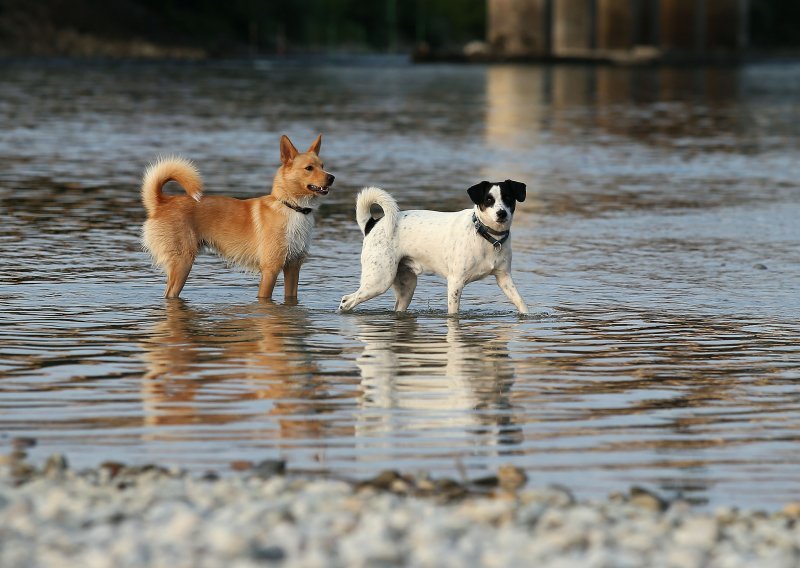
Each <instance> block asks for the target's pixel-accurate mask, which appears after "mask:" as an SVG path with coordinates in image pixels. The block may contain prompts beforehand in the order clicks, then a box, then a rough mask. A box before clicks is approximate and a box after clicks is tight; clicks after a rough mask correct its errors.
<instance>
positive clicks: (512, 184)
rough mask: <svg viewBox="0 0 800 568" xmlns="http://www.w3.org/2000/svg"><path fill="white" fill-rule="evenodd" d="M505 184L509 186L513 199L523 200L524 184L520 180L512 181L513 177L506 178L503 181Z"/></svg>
mask: <svg viewBox="0 0 800 568" xmlns="http://www.w3.org/2000/svg"><path fill="white" fill-rule="evenodd" d="M505 183H506V185H507V186H508V187H509V188H511V193H512V194H513V195H514V199H516V200H517V201H519V202H520V203H522V202H523V201H525V184H524V183H522V182H521V181H514V180H513V179H507V180H506V181H505Z"/></svg>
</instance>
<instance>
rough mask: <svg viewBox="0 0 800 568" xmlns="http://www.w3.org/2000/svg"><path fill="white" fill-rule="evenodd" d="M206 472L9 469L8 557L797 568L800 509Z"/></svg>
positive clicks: (4, 532)
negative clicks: (703, 507) (704, 506)
mask: <svg viewBox="0 0 800 568" xmlns="http://www.w3.org/2000/svg"><path fill="white" fill-rule="evenodd" d="M235 469H239V470H242V471H238V472H236V473H235V474H233V475H231V476H226V477H224V478H219V477H218V476H217V475H214V474H209V475H205V476H200V477H198V476H193V475H189V474H187V473H185V472H182V471H178V470H174V469H166V468H163V467H158V466H144V467H128V466H125V465H123V464H118V463H106V464H103V465H102V466H100V467H98V468H95V469H90V470H84V471H75V470H72V469H70V468H69V467H68V465H67V463H66V460H65V459H64V458H63V457H60V456H53V457H51V458H50V459H49V460H48V462H47V463H46V465H45V466H44V467H42V468H40V469H37V468H35V467H33V466H31V465H30V464H28V463H27V462H25V461H24V460H23V459H15V458H13V457H11V458H6V459H5V460H4V462H3V463H2V465H0V566H4V567H7V568H12V567H20V568H21V567H26V568H27V567H31V566H59V567H60V566H83V567H87V568H92V567H105V566H113V567H127V566H170V567H171V568H175V567H180V566H192V567H194V566H236V567H239V566H242V567H244V566H257V565H264V564H267V565H275V566H346V567H353V566H431V567H441V566H560V567H570V566H575V567H576V568H577V567H581V568H584V567H587V566H589V567H591V566H597V567H600V566H631V567H634V566H648V567H658V566H664V567H668V566H675V567H680V568H691V567H701V566H720V567H738V566H742V567H744V566H771V567H782V566H786V567H789V566H796V565H797V564H798V562H800V528H798V524H797V521H798V518H800V505H797V504H790V505H787V507H786V508H785V509H784V510H783V511H781V512H776V513H772V514H766V513H761V512H752V511H750V512H748V511H736V510H734V509H719V510H717V511H715V512H712V513H705V512H698V511H696V510H693V509H692V508H691V507H690V506H689V505H688V504H687V503H684V502H674V503H666V502H664V501H663V500H661V499H660V498H659V497H658V496H656V495H653V494H652V493H649V492H647V491H644V490H640V489H633V490H631V491H630V492H629V493H628V494H625V495H622V494H619V495H615V496H611V497H609V498H608V499H606V500H603V501H599V502H589V501H576V500H575V499H574V498H573V496H572V495H571V494H570V492H569V491H568V490H566V489H564V488H544V489H528V488H525V487H524V482H525V479H524V474H522V472H520V471H519V470H517V469H515V468H502V469H501V471H500V472H498V475H497V476H492V477H488V478H486V479H483V480H477V481H476V482H474V483H462V482H458V481H454V480H432V479H429V478H426V477H413V476H403V475H400V474H397V473H393V472H385V473H383V474H381V475H379V476H377V477H376V478H375V479H372V480H368V481H360V482H351V481H336V480H314V479H308V478H293V477H291V476H286V475H284V474H283V466H282V464H281V462H269V461H268V462H262V463H260V464H249V463H246V462H243V463H239V464H236V467H235Z"/></svg>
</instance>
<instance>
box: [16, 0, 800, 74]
mask: <svg viewBox="0 0 800 568" xmlns="http://www.w3.org/2000/svg"><path fill="white" fill-rule="evenodd" d="M798 21H800V3H798V2H796V1H792V0H295V1H292V2H278V1H269V0H261V1H258V0H230V1H228V2H216V1H213V0H198V1H194V0H103V1H100V0H38V1H36V2H31V1H28V0H0V55H2V56H28V55H37V56H104V57H178V58H205V57H226V58H227V57H243V56H249V57H255V56H270V55H284V54H308V53H323V52H324V53H363V52H370V53H375V52H379V53H386V52H390V53H391V52H393V53H414V54H415V56H416V57H417V58H419V59H425V58H445V57H446V58H453V57H463V58H467V59H469V58H501V59H503V58H549V57H555V58H575V57H577V58H601V59H606V58H611V59H630V58H634V59H644V60H650V59H656V58H661V57H687V56H689V57H694V58H696V57H706V58H708V57H720V56H725V57H730V56H731V55H732V54H736V55H741V54H742V52H743V51H747V52H749V53H758V54H763V53H764V52H771V53H775V51H776V50H779V51H782V52H783V53H785V52H786V50H793V49H795V48H797V47H799V46H800V34H798V33H797V22H798Z"/></svg>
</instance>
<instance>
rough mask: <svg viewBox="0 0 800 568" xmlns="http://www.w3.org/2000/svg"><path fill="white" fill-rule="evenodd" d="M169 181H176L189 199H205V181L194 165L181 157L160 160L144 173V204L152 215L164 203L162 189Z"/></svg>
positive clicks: (167, 157)
mask: <svg viewBox="0 0 800 568" xmlns="http://www.w3.org/2000/svg"><path fill="white" fill-rule="evenodd" d="M168 181H176V182H178V183H179V184H180V186H181V187H182V188H183V189H184V190H185V191H186V193H187V194H188V195H189V197H191V198H193V199H195V200H196V201H200V198H201V197H203V180H202V178H201V177H200V172H199V171H197V168H196V167H195V165H194V163H192V161H191V160H187V159H186V158H181V157H180V156H165V157H161V158H158V159H157V160H156V161H155V162H153V163H152V164H150V165H149V166H148V167H147V169H146V170H145V171H144V176H143V178H142V203H144V208H145V209H147V212H148V213H150V214H152V213H153V212H154V211H155V210H156V207H158V206H159V205H160V204H161V203H163V202H164V195H163V194H162V193H161V188H162V187H164V184H165V183H167V182H168Z"/></svg>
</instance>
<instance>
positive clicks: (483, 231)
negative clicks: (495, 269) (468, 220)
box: [472, 213, 511, 252]
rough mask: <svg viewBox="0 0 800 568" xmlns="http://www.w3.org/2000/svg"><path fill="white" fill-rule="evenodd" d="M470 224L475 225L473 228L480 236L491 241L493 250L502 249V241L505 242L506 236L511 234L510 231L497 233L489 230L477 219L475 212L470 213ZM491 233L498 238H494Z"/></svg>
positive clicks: (498, 250)
mask: <svg viewBox="0 0 800 568" xmlns="http://www.w3.org/2000/svg"><path fill="white" fill-rule="evenodd" d="M472 224H473V225H475V230H476V231H478V234H479V235H480V236H482V237H483V238H484V239H486V240H487V241H489V242H490V243H492V246H493V247H494V250H496V251H497V252H500V250H502V248H503V243H504V242H506V241H507V240H508V237H510V236H511V231H503V232H502V233H498V232H497V231H493V230H491V229H490V228H489V227H487V226H486V225H484V224H483V223H481V222H480V221H479V220H478V216H477V215H476V214H475V213H473V214H472ZM492 235H497V236H498V237H500V238H499V239H495V238H494V237H493V236H492Z"/></svg>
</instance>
